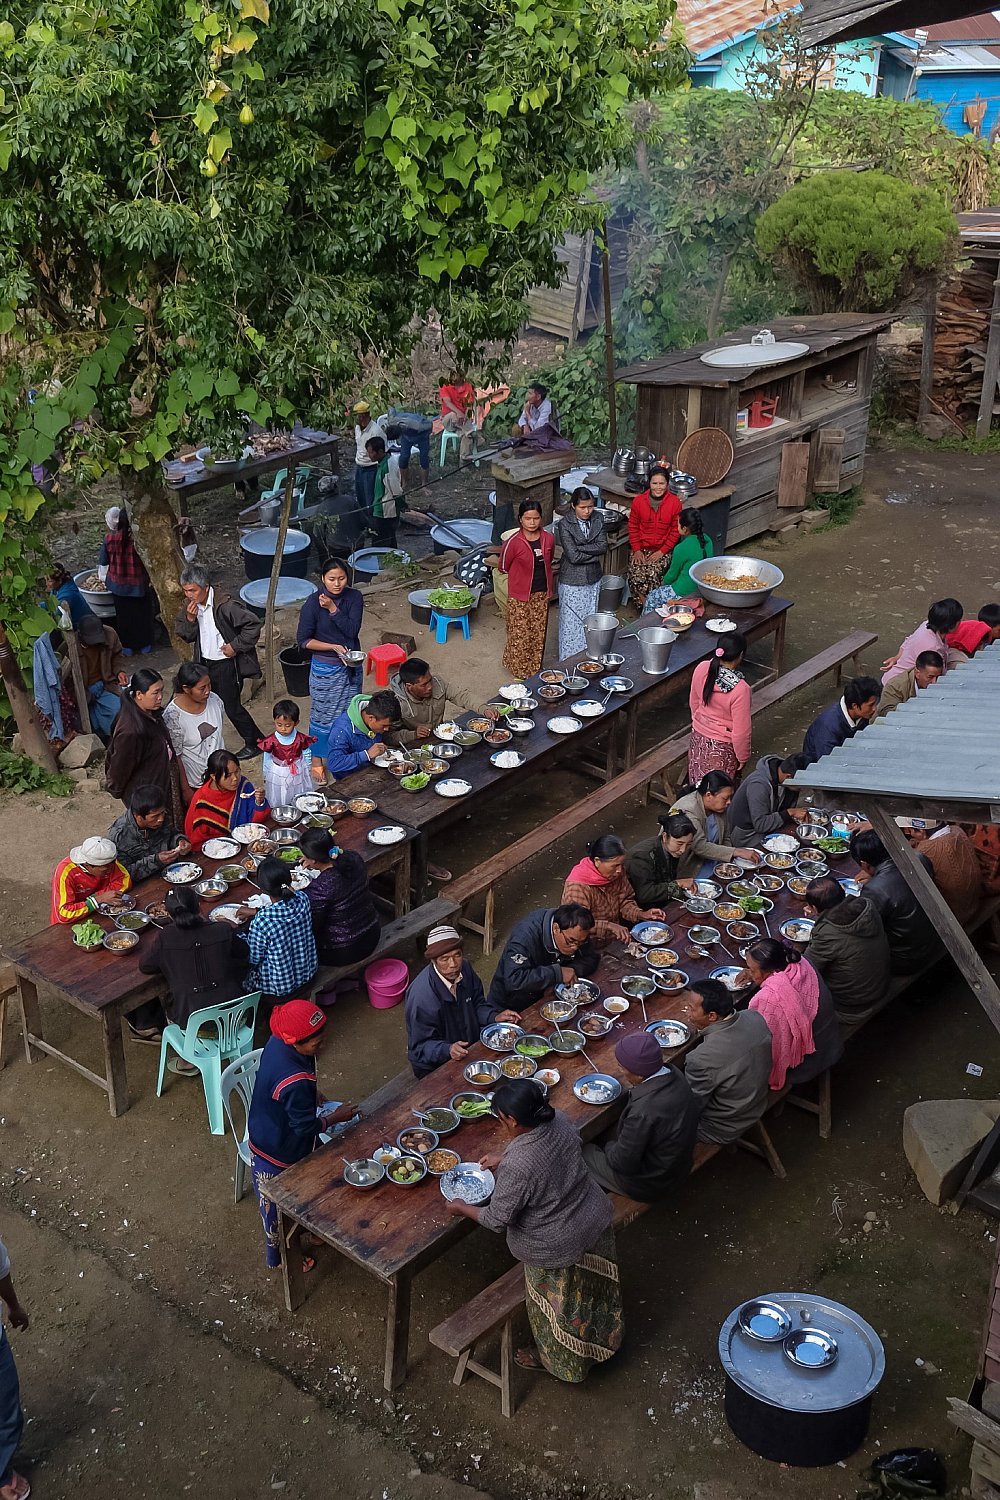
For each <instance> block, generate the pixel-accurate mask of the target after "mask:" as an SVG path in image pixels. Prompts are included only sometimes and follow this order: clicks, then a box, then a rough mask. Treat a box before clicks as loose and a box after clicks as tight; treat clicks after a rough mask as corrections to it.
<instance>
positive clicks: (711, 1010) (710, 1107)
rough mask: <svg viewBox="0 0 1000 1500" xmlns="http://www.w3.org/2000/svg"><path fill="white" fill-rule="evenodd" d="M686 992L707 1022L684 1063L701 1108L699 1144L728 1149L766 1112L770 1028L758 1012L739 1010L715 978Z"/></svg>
mask: <svg viewBox="0 0 1000 1500" xmlns="http://www.w3.org/2000/svg"><path fill="white" fill-rule="evenodd" d="M690 990H691V993H692V994H693V995H697V996H698V998H699V999H700V1000H701V1008H702V1010H703V1012H704V1014H705V1016H706V1017H707V1019H708V1024H707V1026H706V1027H705V1029H704V1030H703V1031H702V1034H701V1045H700V1046H698V1047H695V1049H694V1051H693V1052H692V1053H691V1054H690V1056H689V1057H687V1058H686V1059H685V1062H684V1076H685V1078H686V1079H687V1081H688V1083H689V1084H690V1085H691V1088H692V1089H693V1090H694V1093H695V1097H696V1098H697V1099H698V1101H699V1103H700V1105H701V1118H700V1120H699V1121H698V1139H699V1140H700V1141H711V1142H712V1143H713V1144H715V1145H717V1146H728V1145H729V1143H730V1142H731V1141H738V1140H739V1138H740V1136H741V1135H744V1134H745V1133H746V1131H748V1130H749V1129H750V1126H751V1125H753V1124H754V1123H755V1122H756V1121H757V1120H759V1119H760V1117H761V1115H762V1114H763V1113H764V1110H765V1109H766V1107H767V1081H768V1079H769V1077H770V1076H771V1029H770V1027H769V1026H768V1024H767V1022H766V1021H765V1020H764V1017H763V1016H762V1015H760V1013H759V1012H758V1011H755V1010H737V1009H736V1008H735V1005H734V1004H733V996H732V993H731V991H729V990H728V989H727V988H726V986H725V985H724V984H722V983H721V982H720V981H719V980H718V979H700V980H698V982H697V984H692V985H691V986H690Z"/></svg>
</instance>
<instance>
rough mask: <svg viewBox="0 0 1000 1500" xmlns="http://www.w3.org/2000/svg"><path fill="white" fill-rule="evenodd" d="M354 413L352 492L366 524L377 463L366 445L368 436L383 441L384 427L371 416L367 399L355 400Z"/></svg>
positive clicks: (371, 504) (372, 495) (373, 497)
mask: <svg viewBox="0 0 1000 1500" xmlns="http://www.w3.org/2000/svg"><path fill="white" fill-rule="evenodd" d="M352 411H353V413H354V493H355V495H356V497H357V501H358V505H359V506H360V507H361V509H362V510H363V512H364V522H365V525H366V526H367V524H368V520H369V518H370V517H371V513H372V506H373V505H374V503H375V470H376V469H377V468H378V464H377V463H375V462H374V461H373V460H372V457H371V455H370V453H369V452H368V449H367V447H366V444H367V442H368V439H369V438H375V437H377V438H381V439H382V441H383V442H384V441H385V429H384V428H383V426H382V424H381V422H377V421H375V419H374V418H373V417H372V411H371V407H370V406H369V405H368V402H367V401H355V403H354V406H353V407H352Z"/></svg>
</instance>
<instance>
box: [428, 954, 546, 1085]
mask: <svg viewBox="0 0 1000 1500" xmlns="http://www.w3.org/2000/svg"><path fill="white" fill-rule="evenodd" d="M424 957H425V958H426V959H427V967H426V968H425V969H422V970H421V971H420V973H419V974H418V975H417V977H416V979H415V980H414V981H413V983H412V984H411V985H410V987H409V989H408V990H407V992H406V1003H405V1007H404V1015H405V1018H406V1052H407V1056H408V1057H409V1059H410V1064H411V1066H412V1068H413V1071H414V1073H415V1075H416V1076H417V1078H425V1077H426V1076H427V1074H428V1073H432V1072H433V1071H434V1069H435V1068H438V1067H440V1066H441V1064H442V1063H443V1062H447V1061H448V1059H449V1058H452V1059H453V1060H454V1061H456V1062H460V1061H461V1060H462V1059H463V1058H464V1057H465V1055H466V1053H467V1052H468V1050H469V1046H470V1045H471V1043H473V1042H478V1040H479V1033H480V1032H481V1031H482V1029H483V1027H484V1026H488V1025H489V1024H490V1022H491V1021H498V1020H499V1021H514V1022H517V1021H519V1020H520V1019H521V1017H520V1016H519V1014H518V1013H517V1011H514V1010H498V1009H497V1007H496V1006H495V1005H490V1003H489V1002H488V1000H487V999H486V994H485V991H484V990H483V985H482V981H481V980H480V978H479V975H478V974H477V973H476V971H475V969H474V968H473V967H472V965H471V964H470V963H469V961H468V959H467V958H466V957H465V954H464V952H463V950H462V939H461V937H460V936H459V934H458V932H457V930H456V929H455V928H454V927H434V928H432V929H431V931H430V933H429V934H428V937H427V946H426V948H425V949H424Z"/></svg>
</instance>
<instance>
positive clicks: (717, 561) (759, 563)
mask: <svg viewBox="0 0 1000 1500" xmlns="http://www.w3.org/2000/svg"><path fill="white" fill-rule="evenodd" d="M690 573H691V577H692V578H693V579H694V581H695V583H696V584H697V585H698V592H699V594H700V595H701V596H702V598H703V599H708V600H709V602H710V603H712V604H722V605H724V606H725V607H726V609H727V610H729V609H753V608H754V606H755V605H757V604H763V603H764V600H765V599H770V597H771V595H772V594H773V593H774V591H775V589H776V588H778V587H779V585H780V584H782V583H784V581H785V575H784V573H783V572H782V571H781V569H780V568H776V567H775V566H774V563H769V562H764V560H763V559H762V558H759V557H742V556H741V557H731V556H728V555H727V556H723V557H703V558H702V560H701V562H696V563H692V564H691V568H690ZM705 573H715V574H719V573H721V574H722V575H723V576H724V577H726V578H738V577H739V576H740V574H741V573H742V574H752V575H754V576H755V577H757V578H762V579H763V580H764V582H765V584H766V587H764V588H760V589H724V588H714V587H713V586H712V585H711V584H708V583H702V581H701V579H702V575H703V574H705Z"/></svg>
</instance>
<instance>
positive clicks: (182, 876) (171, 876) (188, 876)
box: [163, 859, 205, 885]
mask: <svg viewBox="0 0 1000 1500" xmlns="http://www.w3.org/2000/svg"><path fill="white" fill-rule="evenodd" d="M204 873H205V872H204V870H203V869H202V868H201V865H196V864H194V863H193V861H192V860H189V859H184V860H178V861H177V863H176V864H172V865H167V868H166V869H165V870H164V871H163V878H164V880H165V881H166V882H167V884H168V885H190V884H191V882H192V881H193V880H200V879H201V877H202V875H204Z"/></svg>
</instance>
